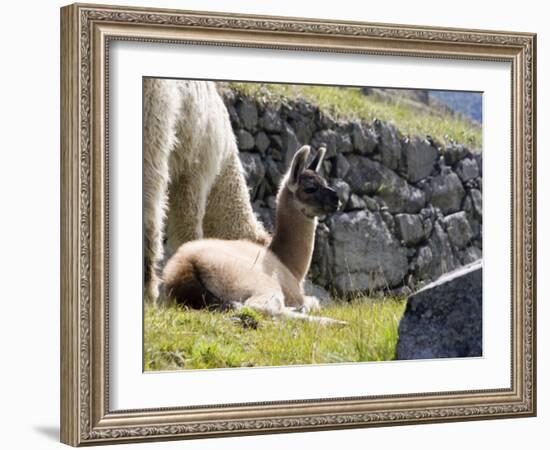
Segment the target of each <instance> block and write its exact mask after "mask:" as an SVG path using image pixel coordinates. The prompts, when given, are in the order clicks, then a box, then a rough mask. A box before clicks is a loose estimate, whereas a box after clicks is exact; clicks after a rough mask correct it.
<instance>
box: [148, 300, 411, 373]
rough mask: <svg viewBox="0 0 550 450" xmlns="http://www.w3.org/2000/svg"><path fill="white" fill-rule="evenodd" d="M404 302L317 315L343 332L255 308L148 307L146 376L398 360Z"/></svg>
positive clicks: (360, 304)
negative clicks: (279, 317) (329, 319)
mask: <svg viewBox="0 0 550 450" xmlns="http://www.w3.org/2000/svg"><path fill="white" fill-rule="evenodd" d="M404 308H405V301H404V300H400V299H385V300H384V301H376V302H374V301H369V300H367V299H358V300H356V301H353V302H351V303H336V304H333V305H330V306H327V307H325V308H323V309H322V311H321V313H320V314H319V315H322V316H326V317H332V318H334V319H339V320H344V321H346V322H347V323H348V324H347V325H345V326H337V325H329V326H327V325H319V324H317V323H313V322H305V321H298V320H276V319H272V318H268V317H264V316H263V315H261V314H258V313H257V312H256V311H254V310H249V309H246V308H245V309H242V310H241V311H239V312H235V311H229V312H215V311H202V310H199V311H197V310H188V309H184V308H181V307H178V306H176V305H171V306H152V305H147V306H146V307H145V324H144V325H145V336H144V363H145V370H147V371H154V370H180V369H211V368H223V367H258V366H286V365H295V364H328V363H344V362H361V361H388V360H392V359H394V358H395V346H396V344H397V327H398V325H399V320H400V318H401V316H402V314H403V312H404Z"/></svg>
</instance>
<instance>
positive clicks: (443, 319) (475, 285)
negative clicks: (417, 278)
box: [396, 260, 483, 359]
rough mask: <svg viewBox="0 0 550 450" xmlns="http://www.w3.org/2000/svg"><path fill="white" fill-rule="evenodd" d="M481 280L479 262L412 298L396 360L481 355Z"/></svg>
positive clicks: (447, 275)
mask: <svg viewBox="0 0 550 450" xmlns="http://www.w3.org/2000/svg"><path fill="white" fill-rule="evenodd" d="M482 279H483V269H482V262H481V260H479V261H476V262H474V263H472V264H470V265H467V266H464V267H462V268H460V269H458V270H456V271H454V272H451V273H449V274H446V275H445V276H443V277H441V278H440V279H438V280H437V281H435V282H434V283H431V284H429V285H427V286H426V287H424V288H423V289H421V290H420V291H418V292H416V293H414V294H412V295H411V296H409V298H408V301H407V308H406V310H405V314H404V315H403V317H402V319H401V322H400V323H399V340H398V343H397V349H396V352H397V359H431V358H458V357H472V356H481V355H482V309H483V308H482Z"/></svg>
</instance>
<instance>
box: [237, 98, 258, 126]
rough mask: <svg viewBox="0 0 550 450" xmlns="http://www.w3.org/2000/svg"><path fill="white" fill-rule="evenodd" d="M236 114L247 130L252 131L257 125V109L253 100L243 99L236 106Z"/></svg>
mask: <svg viewBox="0 0 550 450" xmlns="http://www.w3.org/2000/svg"><path fill="white" fill-rule="evenodd" d="M237 113H238V114H239V118H240V120H241V123H242V124H243V126H244V127H245V128H246V129H247V130H249V131H253V130H254V129H255V128H256V125H257V124H258V109H257V108H256V104H255V103H254V101H253V100H251V99H248V98H244V99H243V100H242V101H241V102H240V103H239V104H238V105H237Z"/></svg>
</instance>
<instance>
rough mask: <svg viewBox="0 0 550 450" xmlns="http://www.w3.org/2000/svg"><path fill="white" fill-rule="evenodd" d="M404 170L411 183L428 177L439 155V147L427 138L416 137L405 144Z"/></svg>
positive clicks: (403, 151)
mask: <svg viewBox="0 0 550 450" xmlns="http://www.w3.org/2000/svg"><path fill="white" fill-rule="evenodd" d="M402 153H403V155H402V162H403V171H404V172H405V174H406V178H407V180H409V181H410V182H411V183H416V182H417V181H420V180H422V179H423V178H426V177H427V176H428V175H430V174H431V173H432V171H433V170H434V165H435V162H436V161H437V159H438V157H439V152H438V151H437V149H436V148H435V147H434V146H433V145H432V144H430V142H429V141H427V140H426V139H420V138H418V137H414V138H412V139H411V140H409V141H407V142H406V143H405V144H404V145H403V150H402Z"/></svg>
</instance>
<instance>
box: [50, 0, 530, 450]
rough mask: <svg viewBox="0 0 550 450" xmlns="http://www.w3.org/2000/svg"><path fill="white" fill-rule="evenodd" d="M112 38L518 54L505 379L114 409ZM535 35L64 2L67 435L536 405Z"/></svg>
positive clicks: (359, 422) (224, 431) (180, 435)
mask: <svg viewBox="0 0 550 450" xmlns="http://www.w3.org/2000/svg"><path fill="white" fill-rule="evenodd" d="M117 40H129V41H143V42H158V43H200V44H206V45H214V46H232V47H250V48H258V49H285V50H293V51H305V50H309V51H317V52H335V53H356V54H370V55H372V54H375V55H388V56H411V57H419V58H437V59H441V58H442V59H460V60H465V61H472V62H475V61H503V62H508V63H510V64H511V67H512V74H511V79H512V85H511V87H510V89H511V98H512V108H511V109H512V117H511V119H510V121H511V130H512V140H511V141H512V148H511V155H512V174H511V179H512V184H511V186H510V189H511V197H512V213H511V216H512V224H511V229H512V236H511V241H512V244H511V245H512V259H511V260H512V268H511V274H512V275H511V276H512V286H511V287H512V289H511V292H512V298H511V336H512V339H511V341H512V342H511V350H512V351H511V364H510V368H511V386H510V387H509V388H507V389H501V388H499V389H487V390H478V391H453V392H436V393H421V394H417V393H410V394H399V395H389V396H388V395H387V396H372V397H352V398H335V399H325V400H322V399H321V400H317V399H315V400H289V401H283V402H262V403H254V404H250V403H243V404H231V405H223V404H222V405H213V406H208V407H193V408H186V407H183V406H182V407H178V408H162V409H140V410H128V411H113V410H111V408H110V407H109V370H108V367H109V328H108V318H109V303H108V295H107V293H108V286H109V282H110V280H109V271H108V267H107V263H106V261H107V260H108V255H109V242H108V225H109V224H108V214H107V211H108V207H109V203H108V202H109V198H108V186H109V182H110V180H109V171H108V170H107V169H108V162H109V153H108V133H109V122H108V113H109V111H108V108H107V106H106V105H107V104H108V102H107V99H108V95H109V92H108V89H109V79H108V70H107V69H108V63H109V48H110V44H111V43H112V42H114V41H117ZM535 89H536V36H535V35H534V34H530V33H515V32H514V33H512V32H501V31H485V30H467V29H445V28H431V27H420V26H408V25H407V26H405V25H385V24H372V23H358V22H333V21H326V20H315V19H301V18H286V17H260V16H249V15H240V14H226V13H224V14H218V13H210V12H208V13H206V12H192V11H173V10H159V9H143V8H130V7H111V6H96V5H85V4H75V5H70V6H66V7H64V8H62V9H61V237H62V238H61V242H62V246H61V440H62V442H64V443H66V444H70V445H73V446H80V445H90V444H92V445H93V444H109V443H121V442H137V441H146V440H165V439H191V438H200V437H216V436H232V435H245V434H262V433H278V432H298V431H315V430H327V429H341V428H354V427H368V426H383V425H400V424H422V423H430V422H432V423H433V422H447V421H459V420H480V419H496V418H506V417H530V416H534V415H535V414H536V302H535V300H536V206H535V205H536V186H535V183H536V164H535V160H536V158H535V151H536V104H535V98H536V95H535Z"/></svg>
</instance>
